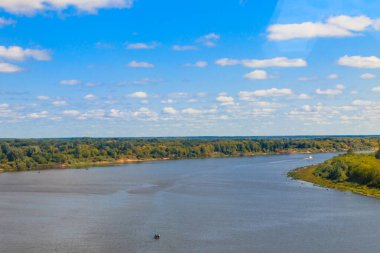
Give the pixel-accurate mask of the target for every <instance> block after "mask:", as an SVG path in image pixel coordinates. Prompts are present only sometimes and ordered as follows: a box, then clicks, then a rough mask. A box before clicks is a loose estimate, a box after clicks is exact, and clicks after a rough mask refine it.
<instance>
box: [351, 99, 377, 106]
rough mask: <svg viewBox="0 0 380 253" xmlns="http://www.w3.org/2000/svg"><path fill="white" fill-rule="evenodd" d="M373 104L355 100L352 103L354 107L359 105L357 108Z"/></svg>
mask: <svg viewBox="0 0 380 253" xmlns="http://www.w3.org/2000/svg"><path fill="white" fill-rule="evenodd" d="M371 104H372V101H367V100H354V101H352V105H357V106H368V105H371Z"/></svg>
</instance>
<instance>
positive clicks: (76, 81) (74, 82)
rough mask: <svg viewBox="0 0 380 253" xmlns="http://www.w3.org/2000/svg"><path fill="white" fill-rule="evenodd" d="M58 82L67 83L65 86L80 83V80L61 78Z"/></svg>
mask: <svg viewBox="0 0 380 253" xmlns="http://www.w3.org/2000/svg"><path fill="white" fill-rule="evenodd" d="M59 83H60V84H62V85H67V86H76V85H79V84H81V83H82V82H81V81H80V80H75V79H71V80H61V81H60V82H59Z"/></svg>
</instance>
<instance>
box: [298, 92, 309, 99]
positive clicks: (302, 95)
mask: <svg viewBox="0 0 380 253" xmlns="http://www.w3.org/2000/svg"><path fill="white" fill-rule="evenodd" d="M297 98H298V99H311V97H310V96H309V95H307V94H305V93H301V94H299V95H298V96H297Z"/></svg>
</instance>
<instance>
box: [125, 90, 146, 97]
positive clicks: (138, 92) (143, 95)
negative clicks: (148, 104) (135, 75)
mask: <svg viewBox="0 0 380 253" xmlns="http://www.w3.org/2000/svg"><path fill="white" fill-rule="evenodd" d="M129 96H130V97H132V98H147V97H148V94H147V93H145V92H142V91H137V92H134V93H132V94H129Z"/></svg>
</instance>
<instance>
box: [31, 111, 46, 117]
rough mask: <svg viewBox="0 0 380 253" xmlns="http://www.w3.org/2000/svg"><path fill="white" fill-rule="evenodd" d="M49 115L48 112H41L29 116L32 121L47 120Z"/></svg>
mask: <svg viewBox="0 0 380 253" xmlns="http://www.w3.org/2000/svg"><path fill="white" fill-rule="evenodd" d="M48 115H49V113H48V112H47V111H41V112H34V113H30V114H28V117H29V118H31V119H41V118H46V117H47V116H48Z"/></svg>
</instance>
